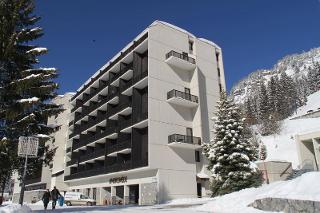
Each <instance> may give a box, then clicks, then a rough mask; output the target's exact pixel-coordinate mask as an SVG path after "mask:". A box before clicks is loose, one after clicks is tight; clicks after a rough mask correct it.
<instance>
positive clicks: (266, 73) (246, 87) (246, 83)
mask: <svg viewBox="0 0 320 213" xmlns="http://www.w3.org/2000/svg"><path fill="white" fill-rule="evenodd" d="M315 62H320V48H314V49H311V50H310V51H308V52H304V53H301V54H293V55H289V56H285V57H284V58H282V59H281V60H279V61H278V62H277V64H275V65H274V67H273V68H272V69H262V70H257V71H255V72H253V73H251V74H250V75H249V76H248V77H246V78H244V79H242V80H240V81H239V82H238V83H237V84H236V85H234V86H233V88H232V89H231V92H230V93H231V95H232V96H233V97H234V100H235V102H236V103H243V102H244V101H245V100H247V97H249V96H250V95H252V94H253V93H254V92H255V91H256V89H257V83H258V81H260V80H263V81H264V82H265V83H266V82H267V81H269V79H270V78H271V76H275V75H278V76H280V73H281V72H286V73H287V75H289V76H290V77H292V78H293V79H294V80H296V79H299V78H301V77H302V76H306V75H307V73H308V68H309V67H310V66H313V64H314V63H315Z"/></svg>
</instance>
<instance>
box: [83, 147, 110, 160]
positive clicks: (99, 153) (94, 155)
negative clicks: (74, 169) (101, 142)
mask: <svg viewBox="0 0 320 213" xmlns="http://www.w3.org/2000/svg"><path fill="white" fill-rule="evenodd" d="M104 156H105V149H99V150H95V151H94V152H91V153H86V154H84V155H81V156H80V158H79V163H82V162H86V161H89V160H96V159H104Z"/></svg>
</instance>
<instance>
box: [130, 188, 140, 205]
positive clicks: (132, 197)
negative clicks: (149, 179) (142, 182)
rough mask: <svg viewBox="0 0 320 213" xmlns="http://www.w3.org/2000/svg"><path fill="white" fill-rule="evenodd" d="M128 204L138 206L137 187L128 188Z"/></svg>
mask: <svg viewBox="0 0 320 213" xmlns="http://www.w3.org/2000/svg"><path fill="white" fill-rule="evenodd" d="M129 204H139V185H138V184H137V185H130V186H129Z"/></svg>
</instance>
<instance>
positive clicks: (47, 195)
mask: <svg viewBox="0 0 320 213" xmlns="http://www.w3.org/2000/svg"><path fill="white" fill-rule="evenodd" d="M50 198H51V195H50V191H49V189H47V191H46V192H45V193H44V194H43V196H42V202H43V205H44V209H45V210H47V207H48V203H49V200H50Z"/></svg>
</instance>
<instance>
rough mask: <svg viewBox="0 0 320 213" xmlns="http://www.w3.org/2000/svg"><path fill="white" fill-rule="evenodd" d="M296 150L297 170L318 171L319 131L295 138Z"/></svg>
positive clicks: (319, 159) (319, 152) (319, 160)
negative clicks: (297, 157)
mask: <svg viewBox="0 0 320 213" xmlns="http://www.w3.org/2000/svg"><path fill="white" fill-rule="evenodd" d="M295 142H296V146H297V149H298V156H299V163H300V165H299V169H308V170H319V165H320V131H314V132H310V133H306V134H299V135H296V136H295Z"/></svg>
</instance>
